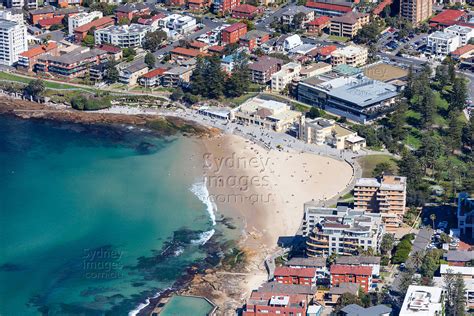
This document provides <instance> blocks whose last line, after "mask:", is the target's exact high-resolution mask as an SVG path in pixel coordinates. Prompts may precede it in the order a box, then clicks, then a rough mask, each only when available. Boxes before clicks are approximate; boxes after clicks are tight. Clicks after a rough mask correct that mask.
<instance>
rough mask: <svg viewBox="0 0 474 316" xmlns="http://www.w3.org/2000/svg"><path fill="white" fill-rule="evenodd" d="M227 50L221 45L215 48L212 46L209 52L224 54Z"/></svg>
mask: <svg viewBox="0 0 474 316" xmlns="http://www.w3.org/2000/svg"><path fill="white" fill-rule="evenodd" d="M224 49H225V47H224V46H220V45H214V46H211V47H209V48H208V51H210V52H219V53H220V52H222V51H223V50H224Z"/></svg>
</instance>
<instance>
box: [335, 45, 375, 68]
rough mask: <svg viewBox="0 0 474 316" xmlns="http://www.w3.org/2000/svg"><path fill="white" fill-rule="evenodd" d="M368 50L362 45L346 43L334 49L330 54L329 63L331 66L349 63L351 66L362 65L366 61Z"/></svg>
mask: <svg viewBox="0 0 474 316" xmlns="http://www.w3.org/2000/svg"><path fill="white" fill-rule="evenodd" d="M368 55H369V51H368V49H367V48H366V47H364V46H356V45H348V46H344V47H341V48H338V49H336V50H335V51H334V52H333V53H332V54H331V64H332V65H333V66H338V65H343V64H344V65H349V66H352V67H359V66H363V65H365V64H366V63H367V57H368Z"/></svg>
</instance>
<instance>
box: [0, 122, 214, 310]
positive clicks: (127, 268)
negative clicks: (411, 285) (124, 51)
mask: <svg viewBox="0 0 474 316" xmlns="http://www.w3.org/2000/svg"><path fill="white" fill-rule="evenodd" d="M193 146H195V144H193V143H192V141H191V140H189V139H186V138H184V137H171V138H170V137H168V138H160V137H156V136H155V135H151V134H150V133H147V132H143V131H141V132H138V131H136V128H135V129H131V128H128V129H127V128H125V127H124V128H115V127H110V126H109V127H107V126H102V127H91V126H83V125H77V124H68V123H59V122H48V121H37V120H21V119H17V118H13V117H9V116H0V315H2V316H7V315H38V314H40V313H43V314H46V313H47V314H49V315H79V314H81V315H106V314H108V315H135V314H136V313H137V312H138V310H139V309H140V308H142V307H143V306H145V305H146V303H147V298H149V297H153V296H156V295H157V294H158V293H159V292H161V291H163V290H165V289H167V288H169V287H170V286H172V285H173V283H174V282H175V281H176V280H178V279H179V278H181V277H182V276H183V275H184V274H186V270H187V269H188V268H189V267H190V266H191V265H194V264H201V265H202V264H203V262H210V261H211V260H209V254H210V251H209V249H206V247H208V245H209V244H210V243H211V242H212V241H210V238H211V237H212V236H213V235H214V233H215V229H216V226H215V225H216V219H215V215H214V211H215V210H213V207H212V205H210V204H209V203H207V202H206V195H207V194H208V193H207V191H206V187H205V183H203V182H201V179H200V178H199V173H200V170H198V169H199V168H197V167H194V168H193V167H192V163H189V161H188V160H189V157H190V156H191V155H192V152H193V148H195V147H193ZM213 239H215V238H213ZM203 259H206V260H203Z"/></svg>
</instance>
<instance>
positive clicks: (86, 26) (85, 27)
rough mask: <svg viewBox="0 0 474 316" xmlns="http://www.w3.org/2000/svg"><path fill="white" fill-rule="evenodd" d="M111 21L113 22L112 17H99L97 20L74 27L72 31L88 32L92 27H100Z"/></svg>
mask: <svg viewBox="0 0 474 316" xmlns="http://www.w3.org/2000/svg"><path fill="white" fill-rule="evenodd" d="M113 23H114V19H112V18H111V17H108V16H105V17H103V18H99V19H97V20H94V21H92V22H89V23H86V24H84V25H81V26H79V27H77V28H76V29H74V32H78V33H85V32H88V31H89V30H90V29H91V28H93V27H102V26H104V25H106V24H113Z"/></svg>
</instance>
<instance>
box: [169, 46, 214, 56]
mask: <svg viewBox="0 0 474 316" xmlns="http://www.w3.org/2000/svg"><path fill="white" fill-rule="evenodd" d="M171 53H172V54H178V55H184V56H190V57H197V56H204V55H206V53H203V52H201V51H200V50H199V49H192V48H184V47H175V48H173V50H172V51H171Z"/></svg>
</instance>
